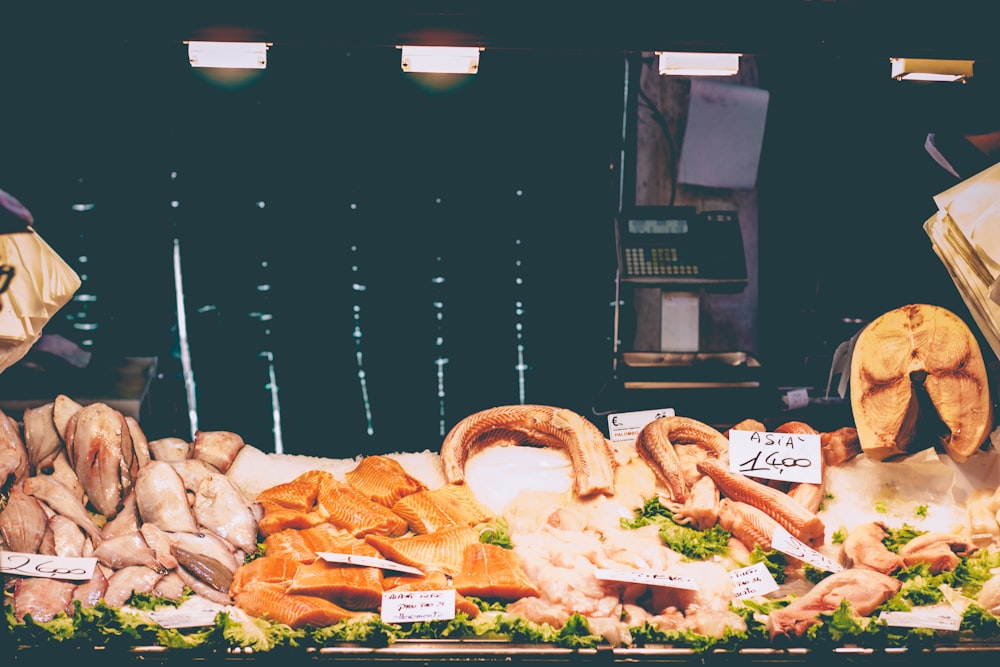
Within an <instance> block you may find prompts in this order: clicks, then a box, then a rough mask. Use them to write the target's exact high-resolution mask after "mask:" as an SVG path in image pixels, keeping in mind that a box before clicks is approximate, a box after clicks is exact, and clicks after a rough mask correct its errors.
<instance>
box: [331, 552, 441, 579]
mask: <svg viewBox="0 0 1000 667" xmlns="http://www.w3.org/2000/svg"><path fill="white" fill-rule="evenodd" d="M316 555H317V556H319V557H320V558H322V559H323V560H325V561H327V562H328V563H346V564H348V565H363V566H364V567H377V568H379V569H382V570H393V571H395V572H406V573H407V574H423V572H421V571H420V570H418V569H417V568H415V567H410V566H409V565H403V564H402V563H396V562H395V561H391V560H385V559H383V558H375V557H373V556H358V555H356V554H340V553H334V552H331V551H318V552H317V553H316Z"/></svg>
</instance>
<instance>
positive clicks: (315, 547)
mask: <svg viewBox="0 0 1000 667" xmlns="http://www.w3.org/2000/svg"><path fill="white" fill-rule="evenodd" d="M344 535H345V533H344V531H342V530H339V529H338V528H336V527H335V526H332V525H331V524H328V523H321V524H319V525H318V526H313V527H312V528H306V529H305V530H295V529H292V528H289V529H287V530H282V531H280V532H277V533H274V534H273V535H268V536H267V537H265V538H264V550H265V553H267V555H268V556H275V557H279V558H287V559H290V560H294V561H297V562H299V563H311V562H313V561H314V560H316V558H317V556H316V553H317V552H319V551H335V548H336V546H337V545H338V544H340V543H341V540H342V539H343V538H344Z"/></svg>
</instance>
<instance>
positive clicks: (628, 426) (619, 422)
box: [608, 408, 674, 442]
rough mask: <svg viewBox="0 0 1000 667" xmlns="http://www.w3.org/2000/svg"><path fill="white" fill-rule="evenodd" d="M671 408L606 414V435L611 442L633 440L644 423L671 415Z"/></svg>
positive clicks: (672, 411) (672, 414)
mask: <svg viewBox="0 0 1000 667" xmlns="http://www.w3.org/2000/svg"><path fill="white" fill-rule="evenodd" d="M673 416H674V409H673V408H663V409H662V410H639V411H636V412H618V413H616V414H613V415H608V435H609V436H610V439H611V440H612V441H613V442H623V441H629V440H635V436H637V435H639V431H641V430H642V429H643V427H644V426H646V424H648V423H649V422H651V421H653V420H654V419H659V418H660V417H673Z"/></svg>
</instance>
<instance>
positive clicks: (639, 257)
mask: <svg viewBox="0 0 1000 667" xmlns="http://www.w3.org/2000/svg"><path fill="white" fill-rule="evenodd" d="M624 250H625V257H624V259H625V271H626V272H627V273H628V275H631V276H678V277H681V276H697V275H698V265H697V264H681V263H679V262H678V261H677V248H669V247H657V248H636V247H627V248H625V249H624Z"/></svg>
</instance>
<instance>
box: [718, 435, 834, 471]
mask: <svg viewBox="0 0 1000 667" xmlns="http://www.w3.org/2000/svg"><path fill="white" fill-rule="evenodd" d="M822 463H823V453H822V448H821V447H820V442H819V434H818V433H770V432H765V431H736V430H730V431H729V469H730V470H732V471H733V472H738V473H740V474H742V475H747V476H748V477H763V478H764V479H778V480H783V481H786V482H807V483H810V484H819V483H820V482H822V481H823V465H822Z"/></svg>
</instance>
